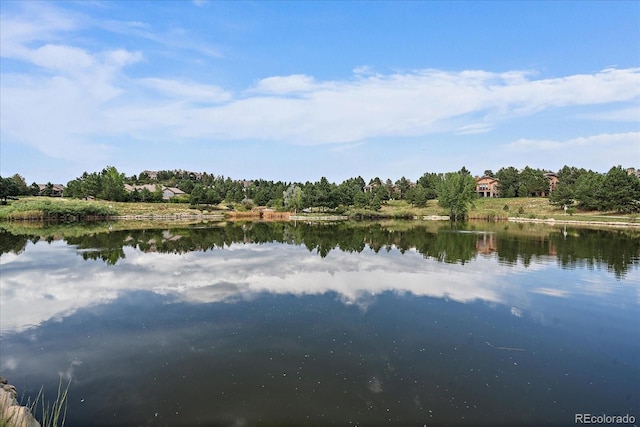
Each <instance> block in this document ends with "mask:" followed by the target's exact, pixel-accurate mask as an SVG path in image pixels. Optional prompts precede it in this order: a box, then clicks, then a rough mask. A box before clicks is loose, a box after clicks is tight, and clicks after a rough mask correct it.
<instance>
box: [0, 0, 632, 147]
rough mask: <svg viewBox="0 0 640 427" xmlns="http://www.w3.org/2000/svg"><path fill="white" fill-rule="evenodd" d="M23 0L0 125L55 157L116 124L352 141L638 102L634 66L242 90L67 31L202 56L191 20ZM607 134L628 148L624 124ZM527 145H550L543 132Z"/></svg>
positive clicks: (283, 82)
mask: <svg viewBox="0 0 640 427" xmlns="http://www.w3.org/2000/svg"><path fill="white" fill-rule="evenodd" d="M27 7H28V9H29V10H28V11H27V12H28V13H25V15H24V16H22V15H18V14H14V15H6V14H3V15H2V18H1V23H0V24H1V25H0V31H1V36H2V51H1V52H2V55H3V57H4V58H8V59H10V60H11V61H15V62H20V63H21V64H22V65H24V64H26V65H27V66H28V67H26V68H27V71H23V70H24V67H21V68H20V70H21V71H19V72H18V71H15V70H16V69H17V68H16V69H14V68H5V67H4V64H3V75H2V82H1V87H0V90H1V91H2V97H1V99H0V107H1V108H2V118H1V126H0V131H1V133H2V137H3V141H10V142H12V143H21V144H27V145H29V146H31V147H35V148H37V149H38V150H40V151H41V152H44V153H46V154H47V155H49V156H53V157H58V158H62V157H67V156H75V157H76V158H78V159H82V158H83V156H85V155H89V154H90V155H91V158H92V159H95V158H96V155H97V156H100V153H103V154H105V155H106V153H107V152H108V151H109V147H107V146H106V145H103V144H104V141H106V140H109V139H112V138H120V139H124V140H138V141H148V140H156V141H157V140H160V141H169V140H171V141H179V140H184V139H199V140H212V141H219V140H229V141H235V140H242V139H251V140H267V141H277V142H288V143H295V144H336V143H340V144H355V143H359V142H362V141H366V140H369V139H375V138H385V137H386V138H388V137H392V138H402V137H415V136H423V135H430V134H435V133H443V132H445V133H451V134H454V135H473V134H481V133H488V132H491V131H494V130H496V129H500V127H501V125H504V123H506V122H508V121H509V120H510V119H512V118H514V117H521V116H530V115H534V114H536V113H538V112H541V111H545V110H552V109H556V111H559V114H568V113H567V112H563V111H562V110H557V109H561V108H564V107H577V106H598V107H599V110H600V111H601V112H600V113H599V117H600V119H601V120H612V121H618V120H620V119H623V120H627V121H633V117H634V116H635V115H637V112H638V98H639V97H640V69H638V68H629V69H615V68H608V69H604V70H602V71H600V72H596V73H592V74H577V75H569V76H564V77H559V78H539V77H538V76H537V75H536V74H535V73H533V72H530V71H521V70H511V71H506V72H503V73H495V72H488V71H484V70H463V71H458V72H452V71H445V70H436V69H422V70H412V71H406V72H396V73H392V74H386V75H385V74H380V73H373V72H372V70H371V68H370V67H368V66H361V67H356V68H355V69H354V70H353V75H352V76H350V77H348V78H345V79H341V80H320V79H318V78H316V77H314V76H312V75H307V74H293V75H284V76H270V77H267V78H264V79H261V80H259V81H258V82H257V83H256V84H255V85H253V86H251V87H248V88H246V90H244V91H231V90H229V89H228V88H225V87H221V86H219V85H216V84H215V82H208V83H207V84H205V83H202V82H199V81H195V80H190V79H188V78H180V79H167V78H165V77H161V76H160V72H158V73H155V72H151V73H149V74H148V75H146V76H144V77H142V78H140V77H133V76H132V75H130V74H128V73H127V71H128V70H127V66H129V65H131V64H134V63H136V62H140V61H142V60H143V59H146V60H147V61H151V60H152V59H153V58H147V57H146V56H145V55H143V53H142V52H138V51H131V50H125V49H117V48H116V49H107V50H91V49H89V48H87V47H79V46H76V45H72V44H71V43H70V42H69V41H68V40H70V38H69V37H66V36H67V35H68V33H70V32H73V31H76V30H78V29H82V28H85V27H91V28H93V27H99V28H102V29H106V30H108V31H112V32H117V33H120V34H128V35H133V36H136V37H143V38H146V39H149V40H153V41H155V42H157V43H161V44H163V45H165V46H169V47H173V48H179V49H186V50H189V51H191V52H198V53H200V54H202V55H206V56H214V57H220V54H219V52H217V51H216V50H215V48H211V47H210V46H208V45H207V46H203V45H202V44H198V43H197V42H193V41H190V40H189V38H188V31H185V30H181V29H179V28H174V29H172V30H169V31H168V32H166V33H163V34H160V33H158V32H154V30H153V29H152V28H150V26H149V25H148V24H146V23H144V22H139V21H108V22H95V21H92V20H91V19H90V18H87V17H85V16H81V15H78V14H73V13H69V12H64V11H61V10H59V9H57V8H55V7H53V6H50V5H48V4H40V3H38V4H36V5H34V6H31V5H28V6H27ZM36 18H37V19H41V21H37V20H36ZM34 22H38V25H35V24H34ZM73 34H75V33H73ZM77 40H81V38H77ZM147 65H148V64H147ZM7 69H10V70H11V71H10V72H7V71H5V70H7ZM630 104H632V105H630ZM572 114H573V116H571V115H572ZM575 115H576V114H575V111H571V112H570V113H569V114H568V116H569V117H570V118H575ZM34 124H37V126H35V125H34ZM594 143H595V142H594V141H591V143H588V144H587V145H586V146H587V147H592V146H593V144H594ZM616 144H618V146H619V147H624V148H626V149H629V148H632V147H631V145H630V143H629V139H628V137H626V139H624V142H619V143H616ZM528 145H531V144H530V140H523V141H519V142H516V143H514V144H512V145H511V146H509V149H510V150H513V151H514V152H516V151H519V152H527V150H528V148H527V146H528ZM536 145H537V147H538V148H540V150H550V149H552V148H551V147H552V146H553V141H551V142H549V141H547V142H543V141H538V142H537V143H536ZM601 146H602V144H601ZM545 147H546V148H545ZM562 147H565V148H566V147H567V144H566V143H563V144H562ZM556 150H560V151H561V148H560V147H559V148H556ZM612 151H616V150H612ZM618 151H621V150H618ZM572 154H574V153H572ZM591 155H592V156H593V153H591ZM627 157H628V152H627Z"/></svg>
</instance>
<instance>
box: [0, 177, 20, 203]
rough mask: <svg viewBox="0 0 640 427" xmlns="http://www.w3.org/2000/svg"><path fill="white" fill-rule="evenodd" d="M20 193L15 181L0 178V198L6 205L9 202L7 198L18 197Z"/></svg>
mask: <svg viewBox="0 0 640 427" xmlns="http://www.w3.org/2000/svg"><path fill="white" fill-rule="evenodd" d="M19 192H20V189H19V188H18V185H17V184H16V182H15V181H14V180H13V179H11V178H2V177H0V198H1V199H2V201H3V202H4V203H6V202H7V198H9V197H15V196H17V195H18V193H19Z"/></svg>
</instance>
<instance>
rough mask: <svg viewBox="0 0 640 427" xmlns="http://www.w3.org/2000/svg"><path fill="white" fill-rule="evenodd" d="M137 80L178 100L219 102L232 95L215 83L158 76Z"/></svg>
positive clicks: (228, 98) (226, 99) (227, 99)
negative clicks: (207, 83)
mask: <svg viewBox="0 0 640 427" xmlns="http://www.w3.org/2000/svg"><path fill="white" fill-rule="evenodd" d="M139 82H140V83H142V84H143V85H146V86H149V87H151V88H154V89H156V90H157V91H159V92H162V93H164V94H166V95H169V96H171V97H174V98H177V99H180V100H188V101H193V102H208V103H221V102H225V101H229V100H230V99H231V97H232V94H231V93H230V92H228V91H225V90H223V89H222V88H220V87H218V86H215V85H204V84H200V83H195V82H188V81H182V80H171V79H158V78H145V79H141V80H139Z"/></svg>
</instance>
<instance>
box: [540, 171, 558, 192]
mask: <svg viewBox="0 0 640 427" xmlns="http://www.w3.org/2000/svg"><path fill="white" fill-rule="evenodd" d="M544 177H545V178H547V179H548V180H549V194H551V193H552V192H553V190H555V189H556V188H557V187H558V182H559V180H558V175H556V174H555V173H553V172H549V173H545V174H544ZM549 194H544V193H542V197H545V196H548V195H549Z"/></svg>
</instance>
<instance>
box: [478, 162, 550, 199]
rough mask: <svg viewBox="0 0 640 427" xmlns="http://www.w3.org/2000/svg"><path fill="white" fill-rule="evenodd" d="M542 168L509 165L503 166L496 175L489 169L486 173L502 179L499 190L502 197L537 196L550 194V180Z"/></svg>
mask: <svg viewBox="0 0 640 427" xmlns="http://www.w3.org/2000/svg"><path fill="white" fill-rule="evenodd" d="M547 172H549V171H545V170H542V169H533V168H530V167H529V166H527V167H525V168H524V169H522V170H521V171H519V170H518V169H516V168H514V167H513V166H509V167H507V168H501V169H500V170H499V171H498V172H497V173H496V174H495V175H494V174H493V173H492V172H491V171H490V170H489V171H485V175H487V176H492V177H495V178H497V179H498V180H500V183H499V184H498V191H499V193H500V197H537V196H541V195H543V194H544V195H546V194H549V180H548V179H547V177H545V173H547Z"/></svg>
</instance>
